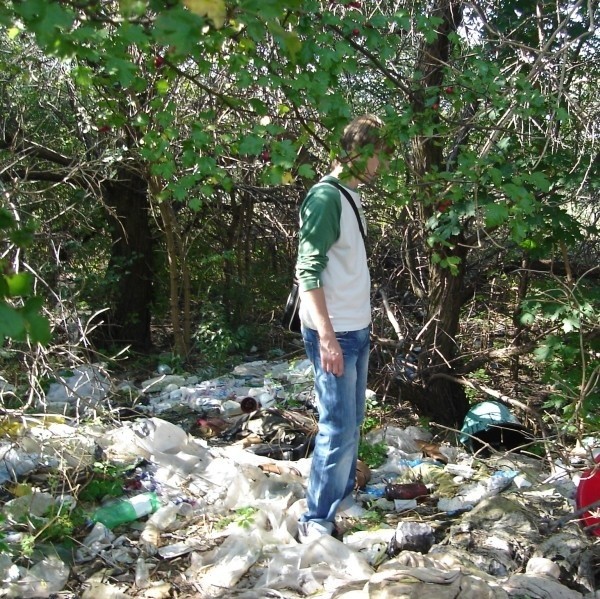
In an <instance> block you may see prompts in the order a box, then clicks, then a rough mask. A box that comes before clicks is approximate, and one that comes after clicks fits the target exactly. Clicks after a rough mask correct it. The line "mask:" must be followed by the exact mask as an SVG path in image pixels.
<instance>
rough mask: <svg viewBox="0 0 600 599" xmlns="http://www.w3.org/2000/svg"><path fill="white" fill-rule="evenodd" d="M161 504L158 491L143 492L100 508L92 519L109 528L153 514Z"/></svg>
mask: <svg viewBox="0 0 600 599" xmlns="http://www.w3.org/2000/svg"><path fill="white" fill-rule="evenodd" d="M160 506H161V503H160V500H159V499H158V497H157V496H156V493H153V492H149V493H141V494H140V495H136V496H135V497H129V498H126V499H119V500H118V501H114V502H111V503H109V504H107V505H104V506H102V507H100V508H98V509H97V510H96V511H95V512H94V515H93V516H92V520H93V521H94V522H101V523H102V524H104V526H106V527H107V528H115V527H116V526H119V525H120V524H125V523H126V522H133V521H134V520H137V519H138V518H142V517H143V516H147V515H148V514H152V513H153V512H155V511H156V510H157V509H158V508H159V507H160Z"/></svg>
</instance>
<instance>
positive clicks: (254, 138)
mask: <svg viewBox="0 0 600 599" xmlns="http://www.w3.org/2000/svg"><path fill="white" fill-rule="evenodd" d="M264 147H265V140H264V138H263V137H259V136H258V135H256V134H255V133H250V134H249V135H246V136H245V137H243V138H242V141H241V142H240V145H239V148H238V152H239V153H240V154H241V155H242V156H258V155H259V154H260V153H261V152H262V151H263V149H264Z"/></svg>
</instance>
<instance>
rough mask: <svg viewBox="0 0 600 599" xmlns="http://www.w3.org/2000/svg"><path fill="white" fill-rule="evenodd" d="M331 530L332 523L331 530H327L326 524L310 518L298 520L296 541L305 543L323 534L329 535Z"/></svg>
mask: <svg viewBox="0 0 600 599" xmlns="http://www.w3.org/2000/svg"><path fill="white" fill-rule="evenodd" d="M332 531H333V524H332V525H331V530H329V529H328V528H327V527H326V526H324V525H322V524H319V523H318V522H313V521H312V520H309V521H308V522H298V542H299V543H302V544H303V545H307V544H308V543H312V542H313V541H316V540H317V539H320V538H321V537H323V536H325V535H331V533H332Z"/></svg>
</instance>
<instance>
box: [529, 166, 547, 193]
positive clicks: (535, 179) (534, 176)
mask: <svg viewBox="0 0 600 599" xmlns="http://www.w3.org/2000/svg"><path fill="white" fill-rule="evenodd" d="M529 180H530V181H531V182H532V183H533V184H534V185H535V186H536V187H537V188H538V189H539V190H540V191H543V192H547V191H550V181H548V178H547V177H546V175H545V174H544V173H541V172H539V171H537V172H535V173H531V175H530V176H529Z"/></svg>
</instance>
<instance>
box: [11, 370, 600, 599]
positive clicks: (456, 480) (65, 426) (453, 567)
mask: <svg viewBox="0 0 600 599" xmlns="http://www.w3.org/2000/svg"><path fill="white" fill-rule="evenodd" d="M161 370H162V372H161V373H157V376H156V377H154V378H152V379H149V380H147V381H144V382H143V383H142V385H141V386H135V385H133V384H131V383H126V382H120V383H119V384H118V385H116V386H115V384H114V382H111V381H109V379H108V377H107V376H106V375H105V374H103V373H102V372H101V371H100V370H99V369H97V368H95V367H93V366H88V367H85V368H81V369H78V370H77V371H75V372H73V373H72V375H71V376H69V377H66V378H65V380H64V381H63V382H62V383H57V384H56V385H55V386H51V388H50V389H49V391H48V398H47V399H48V404H49V406H50V408H51V410H52V411H53V412H63V413H66V414H68V415H69V416H59V415H46V416H31V417H27V418H23V419H22V420H19V421H18V422H12V423H8V422H7V423H6V424H5V425H3V426H4V430H3V433H4V435H3V438H4V440H3V442H2V444H1V445H0V455H2V457H3V460H2V461H1V462H0V479H1V482H2V483H3V484H4V487H5V489H7V490H8V492H5V495H4V499H5V503H4V506H3V508H2V513H3V514H4V515H5V518H6V520H5V521H4V522H3V523H2V529H3V531H4V538H3V542H4V543H5V544H6V549H7V550H12V553H11V552H10V551H5V552H3V553H0V572H1V573H2V580H3V586H2V591H1V592H0V596H5V597H22V598H27V597H60V598H63V599H67V598H72V599H74V598H75V597H77V598H81V599H105V598H106V599H108V598H113V599H116V598H126V597H146V598H154V599H159V598H162V597H165V598H166V597H178V598H182V597H206V598H223V599H225V598H234V597H239V598H245V599H251V598H256V599H264V598H269V597H273V598H275V597H281V598H285V599H293V598H296V597H307V596H310V597H315V598H317V597H318V598H331V599H334V598H335V599H341V598H344V599H367V598H373V599H374V598H377V599H384V598H388V597H389V598H392V597H394V598H396V597H410V598H412V597H414V598H419V599H423V598H427V599H438V598H439V599H446V598H454V597H456V598H473V599H484V598H487V597H489V598H504V597H529V598H535V599H537V598H540V599H542V598H552V599H576V598H583V597H590V598H591V597H596V596H598V597H600V593H596V591H595V589H596V585H597V582H596V578H597V571H598V567H597V563H598V557H599V555H598V545H597V541H596V539H597V538H598V537H596V536H594V534H593V532H591V531H587V532H586V531H585V530H584V529H583V526H582V525H581V522H580V521H579V520H578V519H577V518H575V517H574V513H575V511H576V506H575V494H576V491H577V486H578V484H580V480H581V475H582V473H583V472H584V470H586V468H589V467H590V465H591V463H592V459H591V456H592V454H593V450H594V448H595V446H596V444H598V445H599V446H600V443H596V441H595V440H594V439H588V440H586V445H585V447H577V448H574V449H573V451H572V452H571V455H570V456H569V458H568V461H567V462H565V460H563V461H556V462H555V463H554V465H553V467H552V468H550V466H549V464H548V463H547V462H546V461H545V460H542V459H539V458H535V457H534V456H531V455H530V456H527V455H522V454H519V453H493V454H492V456H490V457H487V458H486V459H481V458H479V457H476V456H474V455H473V454H472V453H470V452H469V451H468V450H467V447H466V446H464V445H463V444H457V446H452V445H446V444H442V445H440V444H437V443H435V442H434V440H433V439H432V436H431V433H430V432H429V431H427V430H424V429H422V428H419V427H414V426H409V427H404V428H401V427H394V426H390V427H387V428H385V429H378V430H373V431H371V432H369V434H368V435H367V440H368V441H369V442H371V443H382V444H385V445H386V447H387V459H386V461H385V463H384V464H383V465H382V466H380V467H378V468H376V469H372V470H369V469H368V468H367V467H365V465H364V464H363V465H362V466H361V472H360V473H359V476H358V478H357V480H358V481H359V486H360V488H358V489H357V491H356V504H355V505H354V506H352V508H351V509H349V510H348V511H347V512H346V513H345V514H343V515H342V516H340V517H339V521H338V528H339V530H341V531H342V534H343V539H342V540H337V539H335V538H333V537H323V538H320V539H318V540H317V541H315V542H313V543H312V544H309V545H301V544H299V543H297V541H296V540H295V535H296V532H297V530H296V520H297V518H298V516H299V514H301V513H302V511H303V510H304V505H303V504H304V491H305V483H306V477H307V475H308V472H309V469H310V451H311V440H312V435H313V434H314V431H315V429H316V420H315V412H314V410H313V409H312V403H311V401H312V398H311V391H312V389H311V370H310V365H309V364H308V362H305V361H300V362H298V363H295V364H290V363H288V362H265V361H257V362H252V363H248V364H245V365H243V366H240V367H238V368H236V369H235V370H234V371H233V372H232V373H231V375H230V376H227V377H220V378H218V379H214V380H209V381H199V380H198V379H197V378H195V377H192V376H180V375H177V374H172V373H170V372H169V369H168V368H166V367H162V369H161ZM115 387H117V388H118V389H119V395H121V396H122V395H123V394H126V395H127V396H128V397H129V398H130V402H129V403H130V404H131V403H133V405H134V408H135V412H134V413H133V414H131V416H132V417H131V419H129V420H123V421H121V422H117V421H112V422H111V421H110V420H109V419H107V418H106V417H105V416H106V415H107V413H109V412H110V411H111V410H112V412H113V413H116V412H117V411H118V410H119V406H118V405H117V402H115V399H114V398H115V394H114V388H115ZM94 415H103V416H104V417H102V418H92V416H94ZM99 464H105V465H106V464H110V465H112V466H111V467H114V468H115V469H116V470H117V471H122V472H125V473H126V474H125V477H124V490H125V495H124V496H123V497H121V504H120V507H117V506H115V505H114V504H111V503H109V502H108V503H107V502H104V509H103V510H102V511H98V509H99V508H100V507H101V497H100V498H98V499H97V500H96V501H90V500H89V499H88V501H84V500H82V499H81V498H82V496H84V497H85V496H86V495H85V492H84V490H87V493H88V496H89V493H90V492H91V491H92V490H93V488H94V485H93V484H92V482H91V481H90V478H89V476H88V477H87V478H86V476H84V473H89V472H90V471H96V472H97V470H98V468H99V466H98V465H99ZM105 468H106V467H105ZM593 472H594V471H592V473H593ZM57 473H66V480H67V481H68V484H65V481H58V480H56V474H57ZM588 475H589V473H588ZM53 477H54V478H53ZM588 478H589V476H588ZM93 480H94V481H95V484H96V485H98V484H99V482H98V481H103V484H107V485H108V482H110V479H107V478H106V477H105V478H102V477H100V478H98V477H96V478H95V479H93ZM107 481H108V482H107ZM50 483H51V484H50ZM107 489H108V487H107ZM121 490H122V488H121V489H119V490H118V492H120V491H121ZM100 492H103V491H102V489H101V491H100ZM124 499H130V500H133V501H129V502H127V505H125V504H124ZM112 500H113V501H115V499H114V498H113V499H112ZM77 507H78V508H84V509H85V513H86V514H87V516H88V520H87V522H86V523H85V524H84V525H82V526H81V527H80V528H79V529H78V530H77V534H73V537H75V540H76V542H75V544H74V545H73V546H72V548H71V550H70V551H69V550H67V549H66V548H65V547H63V546H62V545H61V546H54V545H52V544H50V545H46V546H40V547H39V550H34V551H33V553H32V554H31V555H30V556H28V557H27V559H25V557H22V558H19V557H18V553H17V552H16V551H15V550H16V549H17V548H18V547H19V546H20V545H19V544H20V543H22V542H23V539H24V538H25V536H26V535H27V534H28V533H29V532H31V530H32V528H35V530H39V529H40V528H39V527H40V523H42V524H41V527H42V528H43V527H44V524H43V523H44V522H45V523H47V526H50V525H54V524H55V522H56V521H57V514H58V515H60V514H61V513H63V514H64V513H67V514H70V513H74V510H76V508H77ZM136 510H137V511H136ZM587 516H588V518H587V520H586V521H585V522H584V525H589V524H593V523H594V520H593V518H590V517H589V514H588V515H587ZM119 519H120V520H119ZM28 522H29V523H28ZM107 523H108V525H107ZM115 523H116V524H115ZM36 527H37V528H36Z"/></svg>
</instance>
